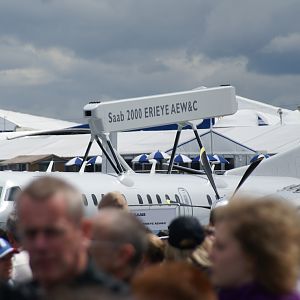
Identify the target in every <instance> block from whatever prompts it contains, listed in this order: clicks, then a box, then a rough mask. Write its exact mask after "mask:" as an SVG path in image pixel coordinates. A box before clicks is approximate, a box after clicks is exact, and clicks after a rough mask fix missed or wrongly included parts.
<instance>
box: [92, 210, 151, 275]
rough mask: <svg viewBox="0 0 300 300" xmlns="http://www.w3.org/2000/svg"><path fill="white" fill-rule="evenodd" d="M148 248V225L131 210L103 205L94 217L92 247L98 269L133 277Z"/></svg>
mask: <svg viewBox="0 0 300 300" xmlns="http://www.w3.org/2000/svg"><path fill="white" fill-rule="evenodd" d="M146 249H147V235H146V228H145V227H144V225H143V224H142V223H141V222H140V221H139V220H138V219H137V218H136V217H135V216H133V215H132V214H130V213H128V212H124V211H122V210H116V209H103V210H100V211H99V213H98V214H97V216H96V217H95V218H94V223H93V241H92V245H91V249H90V251H91V255H92V258H93V259H94V261H95V263H96V265H97V267H98V268H99V269H101V270H103V271H105V272H107V273H109V274H111V275H113V276H115V277H117V278H119V279H120V280H124V281H130V280H131V278H132V276H133V275H134V273H135V272H136V271H137V269H138V268H139V266H140V264H141V262H142V259H143V255H144V253H145V251H146Z"/></svg>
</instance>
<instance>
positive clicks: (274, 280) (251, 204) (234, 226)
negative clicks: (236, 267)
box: [216, 198, 300, 293]
mask: <svg viewBox="0 0 300 300" xmlns="http://www.w3.org/2000/svg"><path fill="white" fill-rule="evenodd" d="M219 222H226V223H228V225H229V228H230V230H231V231H232V233H233V236H234V237H235V238H236V239H237V240H238V242H239V243H240V245H241V247H242V249H243V251H244V252H245V253H246V254H247V255H248V256H249V258H250V259H252V260H253V262H254V276H255V280H256V281H258V283H260V284H261V285H262V286H264V287H265V288H266V289H267V290H269V291H270V292H273V293H288V292H291V291H293V290H294V288H295V286H296V282H297V278H298V275H299V268H300V220H299V215H298V213H297V210H296V209H295V207H292V206H290V205H288V204H287V203H283V202H281V201H279V200H275V199H267V198H262V199H257V200H254V199H247V198H244V199H234V200H232V201H231V202H230V203H229V204H228V205H227V206H224V207H220V208H219V209H218V210H217V212H216V223H217V224H218V223H219Z"/></svg>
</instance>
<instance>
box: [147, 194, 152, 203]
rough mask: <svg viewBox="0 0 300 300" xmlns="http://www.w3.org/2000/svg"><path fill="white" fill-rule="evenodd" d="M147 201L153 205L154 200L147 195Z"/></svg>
mask: <svg viewBox="0 0 300 300" xmlns="http://www.w3.org/2000/svg"><path fill="white" fill-rule="evenodd" d="M147 199H148V203H149V204H152V198H151V196H150V195H147Z"/></svg>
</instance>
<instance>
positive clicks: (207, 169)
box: [200, 146, 221, 200]
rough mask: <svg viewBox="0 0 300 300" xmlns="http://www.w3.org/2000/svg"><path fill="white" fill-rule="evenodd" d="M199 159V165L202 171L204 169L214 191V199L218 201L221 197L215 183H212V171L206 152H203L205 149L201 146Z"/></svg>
mask: <svg viewBox="0 0 300 300" xmlns="http://www.w3.org/2000/svg"><path fill="white" fill-rule="evenodd" d="M200 158H201V163H202V166H203V169H204V171H205V173H206V175H207V178H208V180H209V182H210V184H211V186H212V188H213V190H214V191H215V194H216V198H217V200H219V199H220V198H221V197H220V195H219V193H218V190H217V187H216V184H215V181H214V177H213V175H212V170H211V167H210V164H209V162H208V159H207V155H206V151H205V148H204V147H203V146H202V148H201V150H200Z"/></svg>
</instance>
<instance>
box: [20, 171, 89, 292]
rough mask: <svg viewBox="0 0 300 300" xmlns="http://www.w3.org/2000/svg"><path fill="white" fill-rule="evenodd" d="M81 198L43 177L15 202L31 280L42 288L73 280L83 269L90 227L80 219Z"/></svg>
mask: <svg viewBox="0 0 300 300" xmlns="http://www.w3.org/2000/svg"><path fill="white" fill-rule="evenodd" d="M81 197H82V196H81V194H80V193H79V192H78V191H77V189H75V188H74V187H73V186H72V185H70V184H69V183H67V182H65V181H63V180H62V179H59V178H57V177H53V176H51V177H50V176H43V177H39V178H38V179H36V180H34V181H32V182H31V183H30V184H29V185H28V186H27V187H25V188H24V189H23V191H22V192H21V194H20V195H19V197H18V199H17V206H16V211H17V217H18V220H19V226H18V227H19V234H20V238H21V242H22V245H23V247H24V249H25V250H27V251H28V252H29V256H30V266H31V268H32V273H33V277H34V278H35V279H36V280H37V281H39V282H40V284H42V285H43V286H45V287H50V286H53V285H55V284H57V283H63V282H64V281H67V280H72V277H73V276H76V275H77V274H78V273H80V272H81V271H82V270H83V269H84V268H85V266H86V263H87V248H88V246H89V237H90V231H91V226H90V223H89V222H88V221H87V220H85V219H83V207H82V198H81Z"/></svg>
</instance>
